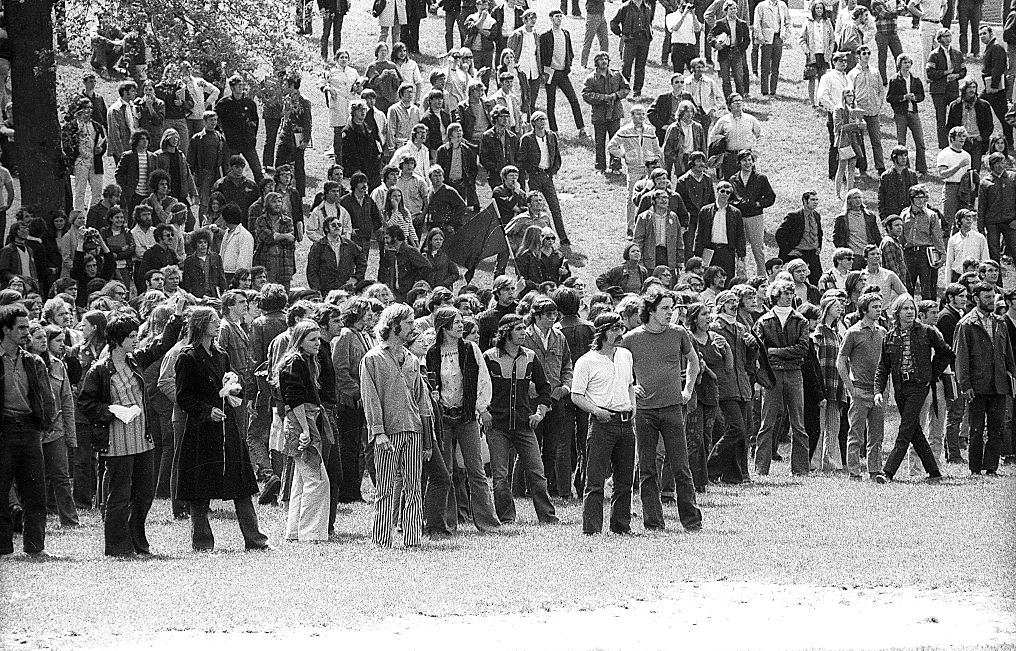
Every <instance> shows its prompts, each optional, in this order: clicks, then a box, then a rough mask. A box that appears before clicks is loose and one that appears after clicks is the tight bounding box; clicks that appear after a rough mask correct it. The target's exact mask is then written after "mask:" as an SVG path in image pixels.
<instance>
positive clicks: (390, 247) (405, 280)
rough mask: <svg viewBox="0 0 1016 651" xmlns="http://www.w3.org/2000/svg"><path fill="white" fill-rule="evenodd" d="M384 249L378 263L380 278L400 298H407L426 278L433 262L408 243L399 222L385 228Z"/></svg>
mask: <svg viewBox="0 0 1016 651" xmlns="http://www.w3.org/2000/svg"><path fill="white" fill-rule="evenodd" d="M384 238H385V242H384V249H383V250H382V251H381V262H380V263H379V264H378V270H377V277H378V280H380V281H381V282H383V283H384V284H386V285H388V288H389V289H391V290H392V292H393V293H394V294H395V295H396V296H398V297H399V298H405V296H406V294H408V293H409V290H410V289H412V288H413V285H414V284H415V283H416V281H418V280H423V279H424V278H425V275H426V272H427V271H429V270H430V268H431V263H430V260H428V259H427V256H425V255H423V254H422V253H420V252H419V251H417V250H416V249H415V248H413V247H411V246H409V245H408V244H406V233H405V231H403V230H402V228H401V227H399V226H398V225H397V224H392V225H391V226H389V227H388V228H386V229H385V235H384Z"/></svg>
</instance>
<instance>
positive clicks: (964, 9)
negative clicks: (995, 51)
mask: <svg viewBox="0 0 1016 651" xmlns="http://www.w3.org/2000/svg"><path fill="white" fill-rule="evenodd" d="M958 1H959V6H958V7H956V9H957V12H956V13H957V14H958V15H957V19H958V20H959V23H960V54H964V55H965V54H966V53H967V30H968V29H969V30H970V54H972V55H974V56H978V55H979V54H980V53H981V41H980V39H979V38H978V37H977V32H978V31H979V30H980V29H981V5H983V4H984V0H958ZM1003 20H1004V18H1003ZM1006 47H1009V45H1008V44H1007V45H1006Z"/></svg>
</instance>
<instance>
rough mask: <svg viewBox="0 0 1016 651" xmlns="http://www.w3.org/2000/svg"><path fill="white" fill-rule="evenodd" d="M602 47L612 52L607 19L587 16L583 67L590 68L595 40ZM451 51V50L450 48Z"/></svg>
mask: <svg viewBox="0 0 1016 651" xmlns="http://www.w3.org/2000/svg"><path fill="white" fill-rule="evenodd" d="M594 38H595V39H597V42H598V43H599V45H600V49H599V52H609V51H610V40H609V36H608V31H607V19H606V17H604V15H603V14H586V34H585V37H584V38H583V40H582V67H583V68H588V67H589V65H588V64H589V52H590V50H591V49H592V47H593V39H594ZM449 49H450V48H449Z"/></svg>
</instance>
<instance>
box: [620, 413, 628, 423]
mask: <svg viewBox="0 0 1016 651" xmlns="http://www.w3.org/2000/svg"><path fill="white" fill-rule="evenodd" d="M618 417H619V418H620V419H621V422H622V423H627V422H628V421H630V420H631V412H630V411H623V412H621V413H620V414H618Z"/></svg>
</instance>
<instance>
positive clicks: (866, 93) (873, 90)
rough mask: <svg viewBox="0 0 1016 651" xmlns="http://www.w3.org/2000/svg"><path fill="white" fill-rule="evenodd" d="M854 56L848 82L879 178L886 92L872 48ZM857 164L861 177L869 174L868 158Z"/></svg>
mask: <svg viewBox="0 0 1016 651" xmlns="http://www.w3.org/2000/svg"><path fill="white" fill-rule="evenodd" d="M894 25H895V23H894ZM876 38H877V36H876ZM857 57H858V60H857V65H856V66H854V69H853V70H851V71H850V72H848V73H847V80H848V82H849V83H850V85H852V86H853V87H854V99H855V100H856V101H857V107H858V108H860V109H861V110H862V111H864V115H863V117H864V124H865V126H866V127H867V130H868V140H870V141H871V154H872V158H873V159H874V161H875V169H876V170H877V171H878V174H879V175H881V174H882V172H884V171H885V155H884V154H883V152H882V133H881V131H880V128H879V124H878V120H879V117H880V116H881V115H882V106H883V105H884V104H885V91H884V90H883V89H882V77H881V76H879V73H878V70H877V69H876V67H875V64H874V63H873V62H872V56H871V48H870V47H868V46H867V45H862V46H861V47H859V48H857ZM841 97H842V95H841ZM857 163H858V166H859V167H858V169H859V170H860V171H861V173H862V174H864V173H865V172H867V171H868V158H867V156H865V157H863V158H859V159H858V161H857ZM834 171H835V170H834Z"/></svg>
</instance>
